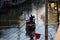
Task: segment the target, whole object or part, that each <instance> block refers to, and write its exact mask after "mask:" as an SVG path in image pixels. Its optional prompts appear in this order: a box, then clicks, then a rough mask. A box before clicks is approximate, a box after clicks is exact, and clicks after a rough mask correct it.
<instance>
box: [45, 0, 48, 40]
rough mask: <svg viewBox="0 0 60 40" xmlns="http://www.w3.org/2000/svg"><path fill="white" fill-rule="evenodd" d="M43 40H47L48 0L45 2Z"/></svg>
mask: <svg viewBox="0 0 60 40" xmlns="http://www.w3.org/2000/svg"><path fill="white" fill-rule="evenodd" d="M45 5H46V6H45V10H46V11H45V12H46V13H45V40H48V0H45Z"/></svg>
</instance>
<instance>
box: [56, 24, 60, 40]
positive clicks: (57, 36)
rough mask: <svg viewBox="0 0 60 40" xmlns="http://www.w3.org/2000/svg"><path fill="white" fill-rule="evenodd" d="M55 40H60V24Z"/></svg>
mask: <svg viewBox="0 0 60 40" xmlns="http://www.w3.org/2000/svg"><path fill="white" fill-rule="evenodd" d="M55 40H60V24H59V28H58V30H57V33H56V37H55Z"/></svg>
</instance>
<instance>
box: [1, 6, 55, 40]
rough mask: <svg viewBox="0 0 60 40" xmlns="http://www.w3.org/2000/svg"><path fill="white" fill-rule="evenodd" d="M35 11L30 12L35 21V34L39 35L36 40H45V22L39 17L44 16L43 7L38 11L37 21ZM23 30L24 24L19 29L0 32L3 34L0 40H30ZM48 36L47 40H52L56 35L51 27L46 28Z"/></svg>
mask: <svg viewBox="0 0 60 40" xmlns="http://www.w3.org/2000/svg"><path fill="white" fill-rule="evenodd" d="M36 11H37V10H35V9H33V12H32V14H33V15H34V16H35V20H36V21H35V22H36V29H35V33H39V34H41V37H40V38H39V39H38V40H45V22H43V20H42V19H41V16H42V15H45V5H43V6H42V8H39V9H38V20H37V14H36V13H37V12H36ZM25 21H26V20H25ZM21 22H22V21H21ZM22 24H23V23H22ZM25 29H26V24H24V25H23V26H22V27H21V28H20V29H18V28H9V29H5V30H0V31H2V34H3V35H1V36H0V40H30V38H29V37H28V36H26V30H25ZM48 34H49V35H48V40H53V39H54V37H55V34H56V28H55V27H54V26H52V25H50V26H48ZM34 40H35V37H34Z"/></svg>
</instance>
